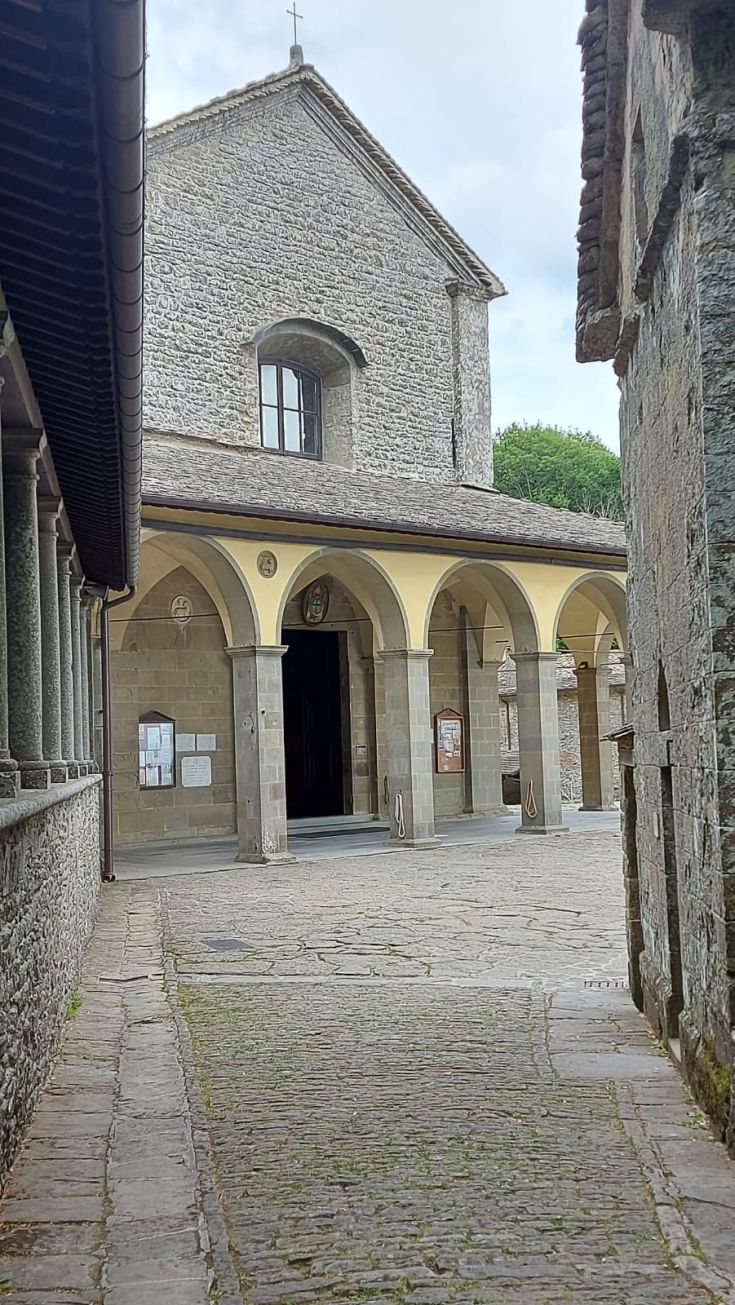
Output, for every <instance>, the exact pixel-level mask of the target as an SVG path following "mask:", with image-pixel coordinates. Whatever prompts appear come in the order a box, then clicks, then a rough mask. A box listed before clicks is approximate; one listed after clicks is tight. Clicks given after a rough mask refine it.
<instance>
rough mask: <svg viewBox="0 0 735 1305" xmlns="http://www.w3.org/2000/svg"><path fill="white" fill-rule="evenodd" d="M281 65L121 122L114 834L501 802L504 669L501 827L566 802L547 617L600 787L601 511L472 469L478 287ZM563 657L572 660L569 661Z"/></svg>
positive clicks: (605, 626) (609, 571)
mask: <svg viewBox="0 0 735 1305" xmlns="http://www.w3.org/2000/svg"><path fill="white" fill-rule="evenodd" d="M292 56H293V57H292V62H291V66H290V67H289V68H288V69H287V70H286V71H285V72H281V73H278V74H276V75H274V76H271V77H268V78H266V79H265V80H264V81H261V82H257V83H255V84H253V85H250V86H247V87H245V88H244V89H243V90H240V91H235V92H233V93H232V94H230V95H227V96H225V97H223V98H222V99H219V100H216V101H213V102H212V103H211V104H208V105H205V106H204V107H202V108H199V109H194V110H193V111H192V112H190V113H187V114H183V115H182V116H180V117H178V118H175V119H173V120H172V121H170V122H166V123H163V124H162V125H160V126H158V127H154V128H153V129H152V130H151V131H150V133H149V139H148V157H147V163H148V172H147V177H148V193H147V236H146V248H147V268H146V285H147V296H146V328H145V330H146V355H145V356H146V391H145V393H146V397H145V413H144V427H145V469H144V527H145V528H144V543H143V549H142V570H141V584H140V587H139V589H138V592H137V593H136V595H135V598H134V600H132V601H131V602H130V603H128V604H127V605H126V606H123V607H120V608H118V609H117V611H116V613H115V620H114V622H113V632H114V633H113V645H114V649H115V652H114V657H113V678H114V693H115V746H116V753H115V771H116V779H115V783H116V827H117V837H118V839H119V840H120V841H121V842H137V841H141V840H149V839H162V840H166V839H179V838H186V837H191V836H200V837H201V836H206V835H213V834H223V833H230V832H237V833H238V836H239V846H240V852H239V854H240V856H241V857H242V858H244V859H252V860H263V859H269V858H274V857H279V856H284V855H287V852H288V828H289V822H290V821H297V822H298V821H309V820H311V821H313V820H315V819H318V820H324V819H328V820H335V821H342V822H346V823H347V824H349V822H350V821H354V820H355V819H360V820H365V819H381V820H385V821H389V823H390V832H391V837H393V838H395V839H405V840H406V841H407V842H410V843H430V842H431V841H432V840H433V839H434V837H435V818H441V817H444V816H451V815H458V814H468V815H471V814H473V813H487V812H493V811H496V810H498V809H499V808H500V807H501V806H502V784H501V730H500V711H499V700H498V666H499V663H500V662H501V660H502V658H503V657H504V655H505V653H506V650H507V648H508V647H510V648H511V649H512V651H513V654H514V657H515V659H516V664H517V668H518V679H519V694H518V720H519V752H520V773H521V787H522V790H523V798H524V809H523V816H522V826H523V828H524V829H527V830H531V831H536V832H545V831H547V830H554V829H558V828H559V827H560V826H561V825H562V823H563V821H562V806H561V786H560V768H559V733H558V716H557V702H556V653H555V651H554V650H555V648H556V639H557V636H558V635H561V636H562V637H563V638H564V639H565V640H566V641H567V643H568V645H569V647H570V648H574V650H575V654H577V657H578V661H579V662H580V681H579V682H580V694H581V695H582V697H583V698H584V702H585V704H586V714H585V717H584V721H585V725H584V730H583V740H582V746H583V751H584V755H585V758H586V766H585V782H586V794H587V800H588V803H589V805H595V804H597V805H608V804H609V801H610V798H611V768H610V764H609V755H610V748H609V744H606V743H603V742H602V741H601V736H602V735H605V734H606V733H607V732H608V729H609V723H608V718H609V710H608V689H607V677H606V674H605V673H604V667H605V662H606V658H607V652H608V649H609V648H610V646H611V643H612V642H613V640H614V639H617V641H618V644H619V646H620V647H621V648H624V647H625V606H624V580H625V552H624V540H623V533H622V530H621V528H620V527H619V526H617V525H615V524H613V523H610V522H606V521H600V520H596V519H593V518H591V517H585V516H579V515H575V514H573V513H568V512H557V511H554V510H552V509H550V508H544V507H539V506H536V505H533V504H530V503H522V502H518V501H515V500H513V499H509V498H506V497H503V496H502V495H500V494H497V493H495V492H494V491H493V488H492V444H491V439H490V391H489V347H488V303H490V302H491V301H492V300H493V299H494V298H495V297H496V296H498V295H499V294H502V293H503V292H504V291H503V287H502V285H501V283H500V281H499V280H498V278H497V277H496V276H495V275H494V273H493V272H492V271H490V269H489V268H487V267H486V266H485V265H484V263H483V262H482V261H481V260H480V259H479V258H478V257H477V255H476V254H475V253H474V252H473V251H472V250H471V249H470V248H469V247H468V246H467V245H466V244H465V242H464V241H463V240H462V238H461V236H459V235H458V234H457V232H456V231H454V230H453V229H452V228H451V227H450V226H449V224H448V223H447V222H446V221H445V220H444V218H443V217H442V216H441V215H440V214H439V213H438V212H437V211H436V210H435V209H434V208H433V206H432V205H431V204H430V202H429V201H428V200H427V199H426V197H425V196H424V195H423V194H422V193H421V192H420V191H419V190H418V189H417V187H416V186H414V185H413V183H412V182H411V181H410V180H409V178H408V177H407V176H406V175H405V174H404V173H403V172H402V171H401V169H400V168H399V167H398V165H397V164H396V163H395V162H394V161H393V160H392V159H391V158H390V157H389V155H388V154H387V153H386V152H385V150H384V149H383V148H382V147H381V146H380V145H379V144H378V142H377V141H376V140H375V139H374V138H373V137H372V136H371V135H370V134H369V132H368V131H367V130H366V128H365V127H363V126H362V124H361V123H359V122H358V121H357V119H356V118H355V117H354V115H353V114H352V113H351V111H350V110H349V109H348V107H347V106H346V105H345V104H344V102H343V101H342V100H341V99H340V98H339V97H338V96H337V95H336V93H335V92H334V91H333V90H332V89H331V87H330V86H328V85H327V83H326V82H325V81H324V80H323V78H322V77H321V76H320V75H319V74H318V73H317V72H316V71H315V70H314V69H313V68H311V67H309V66H306V65H304V64H303V62H302V59H301V55H300V51H299V49H298V48H296V49H295V50H294V51H293V52H292ZM582 663H584V664H585V665H584V666H582V665H581V664H582Z"/></svg>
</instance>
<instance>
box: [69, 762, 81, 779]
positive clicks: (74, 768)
mask: <svg viewBox="0 0 735 1305" xmlns="http://www.w3.org/2000/svg"><path fill="white" fill-rule="evenodd" d="M66 774H67V777H68V778H69V779H79V762H78V761H67V763H66Z"/></svg>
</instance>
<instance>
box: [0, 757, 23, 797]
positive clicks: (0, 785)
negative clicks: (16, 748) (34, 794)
mask: <svg viewBox="0 0 735 1305" xmlns="http://www.w3.org/2000/svg"><path fill="white" fill-rule="evenodd" d="M19 792H20V771H19V769H18V767H17V765H16V763H15V762H14V761H11V760H10V759H5V760H3V761H0V798H14V797H17V796H18V793H19Z"/></svg>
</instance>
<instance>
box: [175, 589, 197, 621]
mask: <svg viewBox="0 0 735 1305" xmlns="http://www.w3.org/2000/svg"><path fill="white" fill-rule="evenodd" d="M171 615H172V616H173V618H174V620H175V621H178V623H179V625H186V623H187V621H190V620H191V618H192V616H193V615H194V607H193V605H192V601H191V599H190V598H187V596H186V594H177V595H176V597H175V598H172V599H171Z"/></svg>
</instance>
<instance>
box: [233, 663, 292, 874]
mask: <svg viewBox="0 0 735 1305" xmlns="http://www.w3.org/2000/svg"><path fill="white" fill-rule="evenodd" d="M285 652H286V648H285V647H284V646H281V645H274V646H262V645H261V646H258V647H256V646H249V647H245V648H228V649H227V653H228V656H229V657H230V658H231V660H232V687H233V708H234V715H235V773H236V784H237V833H238V840H239V845H240V846H239V850H238V854H237V859H238V861H253V862H256V863H257V864H263V863H265V862H269V861H290V860H292V859H293V858H292V857H291V855H290V854H289V851H288V833H287V826H286V754H285V749H284V741H283V679H282V667H281V662H282V658H283V655H284V653H285Z"/></svg>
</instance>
